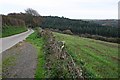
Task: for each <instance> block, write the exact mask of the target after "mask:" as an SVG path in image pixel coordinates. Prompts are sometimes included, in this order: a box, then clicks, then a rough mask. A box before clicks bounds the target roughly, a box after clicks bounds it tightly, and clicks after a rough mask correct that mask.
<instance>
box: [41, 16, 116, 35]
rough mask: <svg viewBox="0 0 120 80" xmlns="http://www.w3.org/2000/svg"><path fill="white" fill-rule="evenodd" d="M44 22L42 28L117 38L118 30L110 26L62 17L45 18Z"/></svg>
mask: <svg viewBox="0 0 120 80" xmlns="http://www.w3.org/2000/svg"><path fill="white" fill-rule="evenodd" d="M43 18H44V21H43V23H42V25H41V27H42V28H53V29H59V30H61V31H63V30H67V29H69V30H71V31H72V32H73V33H74V34H85V33H87V34H91V35H101V36H106V37H117V32H118V30H117V28H116V27H110V26H102V25H99V24H96V23H92V22H88V21H82V20H72V19H68V18H63V17H62V18H60V17H56V16H55V17H51V16H48V17H43Z"/></svg>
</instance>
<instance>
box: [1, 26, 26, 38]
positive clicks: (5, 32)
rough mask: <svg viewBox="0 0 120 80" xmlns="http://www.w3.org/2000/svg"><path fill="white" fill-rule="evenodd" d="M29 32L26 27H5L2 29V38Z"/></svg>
mask: <svg viewBox="0 0 120 80" xmlns="http://www.w3.org/2000/svg"><path fill="white" fill-rule="evenodd" d="M25 31H27V28H26V27H25V26H7V25H6V26H3V27H2V36H0V37H7V36H11V35H14V34H19V33H21V32H25Z"/></svg>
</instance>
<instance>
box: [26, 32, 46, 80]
mask: <svg viewBox="0 0 120 80" xmlns="http://www.w3.org/2000/svg"><path fill="white" fill-rule="evenodd" d="M27 41H28V42H30V43H32V44H33V45H34V46H35V48H36V49H37V55H38V57H37V59H38V61H37V68H36V73H35V78H36V79H39V78H45V69H44V65H45V57H44V49H43V46H44V40H43V38H41V37H39V36H38V34H37V32H36V31H35V32H34V33H33V34H31V35H30V36H29V37H28V38H27Z"/></svg>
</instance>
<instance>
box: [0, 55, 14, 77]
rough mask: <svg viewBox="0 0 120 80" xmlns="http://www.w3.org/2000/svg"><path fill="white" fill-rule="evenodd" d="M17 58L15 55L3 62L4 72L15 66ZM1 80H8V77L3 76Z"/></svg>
mask: <svg viewBox="0 0 120 80" xmlns="http://www.w3.org/2000/svg"><path fill="white" fill-rule="evenodd" d="M15 61H16V58H15V56H14V55H9V56H6V57H5V58H4V59H3V61H2V66H1V67H2V72H6V71H7V70H8V67H10V66H14V65H15ZM1 78H6V76H1Z"/></svg>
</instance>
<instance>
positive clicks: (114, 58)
mask: <svg viewBox="0 0 120 80" xmlns="http://www.w3.org/2000/svg"><path fill="white" fill-rule="evenodd" d="M111 58H112V59H113V60H116V61H119V62H120V58H117V57H115V56H112V57H111Z"/></svg>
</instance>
